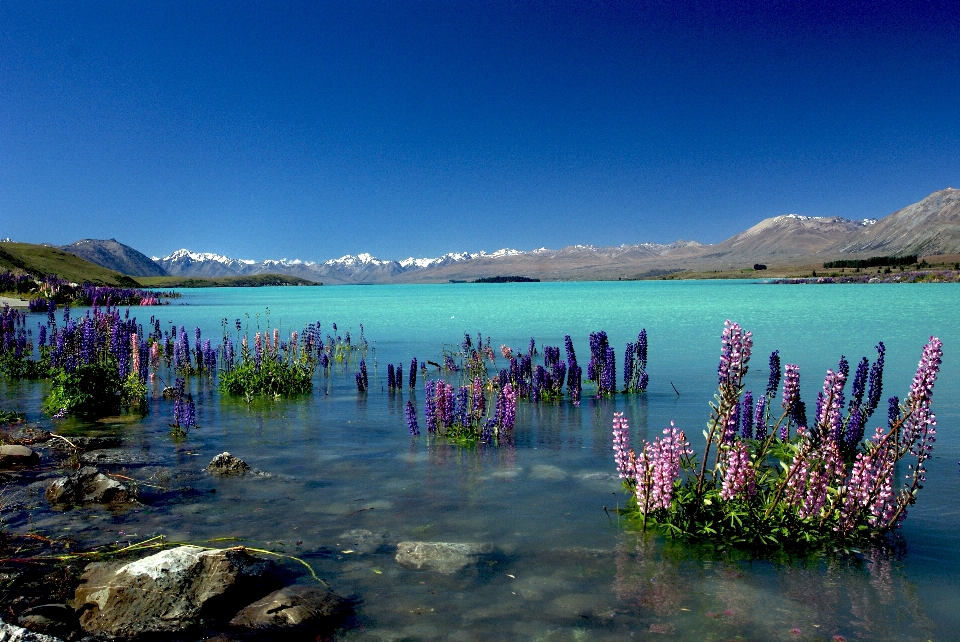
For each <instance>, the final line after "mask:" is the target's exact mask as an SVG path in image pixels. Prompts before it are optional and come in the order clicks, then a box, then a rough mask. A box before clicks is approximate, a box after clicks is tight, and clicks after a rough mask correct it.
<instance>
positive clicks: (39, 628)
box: [17, 604, 79, 637]
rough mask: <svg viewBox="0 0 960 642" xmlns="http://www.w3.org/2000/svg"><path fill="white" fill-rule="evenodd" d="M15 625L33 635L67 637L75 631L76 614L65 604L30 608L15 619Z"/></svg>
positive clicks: (76, 625) (77, 624)
mask: <svg viewBox="0 0 960 642" xmlns="http://www.w3.org/2000/svg"><path fill="white" fill-rule="evenodd" d="M17 624H19V625H20V626H22V627H23V628H25V629H29V630H30V631H33V632H34V633H43V634H45V635H54V636H57V637H68V636H69V635H70V634H71V633H72V632H73V631H75V630H77V628H78V626H79V623H78V622H77V614H76V612H75V611H74V610H73V609H72V608H70V607H69V606H67V605H66V604H42V605H40V606H32V607H30V608H28V609H26V610H25V611H23V613H21V614H20V617H19V618H17Z"/></svg>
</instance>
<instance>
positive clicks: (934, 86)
mask: <svg viewBox="0 0 960 642" xmlns="http://www.w3.org/2000/svg"><path fill="white" fill-rule="evenodd" d="M835 4H836V3H835V2H833V1H827V2H820V1H818V0H813V1H798V2H777V1H775V0H757V1H752V2H732V1H729V0H726V1H717V2H685V1H682V0H680V1H674V0H665V1H663V2H624V3H619V2H604V1H602V0H596V1H591V2H586V1H583V2H550V1H546V2H543V1H538V2H528V3H526V2H521V3H508V2H496V1H487V2H480V3H472V2H466V1H463V0H450V1H444V2H429V1H412V0H411V1H403V2H401V1H399V0H398V1H394V2H365V1H362V0H361V1H357V2H353V1H351V2H347V1H343V2H304V3H299V2H266V1H263V2H256V3H244V2H235V1H230V2H202V1H201V2H197V1H191V2H183V3H177V2H173V1H165V2H156V3H153V2H130V1H123V2H97V1H83V2H61V3H47V2H36V1H35V0H30V1H22V0H3V2H0V237H2V236H10V237H12V238H14V239H15V240H19V241H26V242H50V243H56V244H61V243H69V242H72V241H75V240H77V239H80V238H109V237H116V238H117V239H118V240H120V241H122V242H124V243H127V244H129V245H132V246H134V247H136V248H137V249H139V250H141V251H143V252H145V253H147V254H165V253H168V252H170V251H172V250H174V249H177V248H179V247H188V248H190V249H193V250H195V251H214V252H220V253H223V254H228V255H231V256H235V257H242V258H253V259H264V258H281V257H286V258H291V259H292V258H294V257H299V258H301V259H305V260H323V259H327V258H331V257H337V256H340V255H342V254H347V253H351V254H355V253H359V252H364V251H366V252H371V253H373V254H376V255H378V256H380V257H382V258H405V257H406V256H408V255H411V254H412V255H415V256H434V255H438V254H442V253H444V252H448V251H462V250H468V251H476V250H479V249H485V250H487V251H492V250H495V249H497V248H500V247H505V246H507V247H515V248H518V249H533V248H536V247H540V246H546V247H551V248H559V247H562V246H565V245H570V244H574V243H590V244H595V245H614V244H620V243H638V242H644V241H653V242H671V241H674V240H676V239H678V238H694V239H697V240H700V241H703V242H717V241H720V240H722V239H724V238H726V237H728V236H730V235H732V234H734V233H736V232H738V231H740V230H742V229H745V228H746V227H749V226H750V225H753V224H754V223H756V222H757V221H759V220H761V219H763V218H766V217H768V216H774V215H777V214H784V213H790V212H795V213H800V214H807V215H814V216H833V215H839V216H844V217H847V218H862V217H881V216H884V215H886V214H889V213H891V212H893V211H894V210H896V209H899V208H900V207H903V206H906V205H908V204H910V203H913V202H915V201H917V200H919V199H920V198H922V197H924V196H926V195H927V194H929V193H930V192H932V191H935V190H937V189H942V188H944V187H947V186H954V187H960V16H958V10H957V5H956V3H955V2H953V3H932V2H900V1H888V2H871V1H864V2H856V3H840V4H841V5H842V6H840V7H836V6H834V5H835Z"/></svg>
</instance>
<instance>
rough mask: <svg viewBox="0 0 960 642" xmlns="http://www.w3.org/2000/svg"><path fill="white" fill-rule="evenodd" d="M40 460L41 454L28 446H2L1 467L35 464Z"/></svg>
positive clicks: (0, 448) (0, 447) (0, 454)
mask: <svg viewBox="0 0 960 642" xmlns="http://www.w3.org/2000/svg"><path fill="white" fill-rule="evenodd" d="M39 462H40V455H38V454H37V453H35V452H33V451H32V450H30V449H29V448H27V447H26V446H18V445H15V444H7V445H4V446H0V468H16V467H22V466H33V465H35V464H37V463H39Z"/></svg>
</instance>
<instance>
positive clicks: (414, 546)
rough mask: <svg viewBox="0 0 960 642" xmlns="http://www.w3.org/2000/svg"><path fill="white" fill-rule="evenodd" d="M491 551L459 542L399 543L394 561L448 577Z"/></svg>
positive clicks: (484, 547) (486, 547)
mask: <svg viewBox="0 0 960 642" xmlns="http://www.w3.org/2000/svg"><path fill="white" fill-rule="evenodd" d="M492 551H493V547H492V546H490V544H469V543H460V542H400V543H399V544H397V556H396V558H395V559H396V560H397V563H398V564H400V566H403V567H405V568H411V569H414V570H417V571H437V572H438V573H444V574H446V575H449V574H451V573H456V572H457V571H459V570H460V569H462V568H465V567H467V566H469V565H471V564H476V563H477V558H478V557H479V556H481V555H489V554H490V553H491V552H492Z"/></svg>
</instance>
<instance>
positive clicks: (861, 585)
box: [611, 534, 935, 641]
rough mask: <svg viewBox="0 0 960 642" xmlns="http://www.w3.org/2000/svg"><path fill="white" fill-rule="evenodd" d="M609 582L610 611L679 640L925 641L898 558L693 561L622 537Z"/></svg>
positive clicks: (667, 545)
mask: <svg viewBox="0 0 960 642" xmlns="http://www.w3.org/2000/svg"><path fill="white" fill-rule="evenodd" d="M615 563H616V576H615V579H614V581H613V583H612V585H611V588H612V591H613V594H614V595H615V597H616V601H617V612H618V613H619V614H622V615H624V616H626V618H627V619H633V620H634V621H635V622H636V623H637V625H638V626H641V628H645V629H646V630H647V631H648V632H650V633H662V634H671V635H674V636H675V637H676V638H677V639H685V640H686V639H689V640H694V639H700V640H721V639H731V638H736V639H750V640H771V639H782V640H785V639H795V640H838V641H839V640H843V639H849V640H853V639H868V640H928V639H932V638H933V636H934V634H935V629H934V626H933V622H932V619H931V618H930V616H929V615H928V614H927V613H926V611H925V609H924V607H923V604H922V602H921V600H920V599H919V598H918V591H917V586H916V585H915V583H914V582H912V581H911V580H910V579H908V578H907V576H906V574H905V573H904V565H903V563H902V561H901V560H899V559H898V557H897V551H895V550H891V549H889V548H876V549H871V550H868V551H865V552H863V553H862V554H861V555H850V556H844V557H842V558H836V559H819V558H818V559H814V560H805V561H795V562H792V563H784V562H781V563H772V562H763V561H756V560H749V559H745V560H737V559H732V558H731V557H729V556H724V557H716V556H710V555H708V554H702V555H698V554H697V551H696V550H695V549H693V548H690V547H686V546H682V545H680V544H677V543H674V542H669V541H668V542H664V541H663V540H662V539H661V538H658V537H655V536H652V535H649V534H647V535H640V534H637V535H627V534H625V535H623V536H622V537H621V538H620V541H619V542H618V544H617V547H616V557H615Z"/></svg>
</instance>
